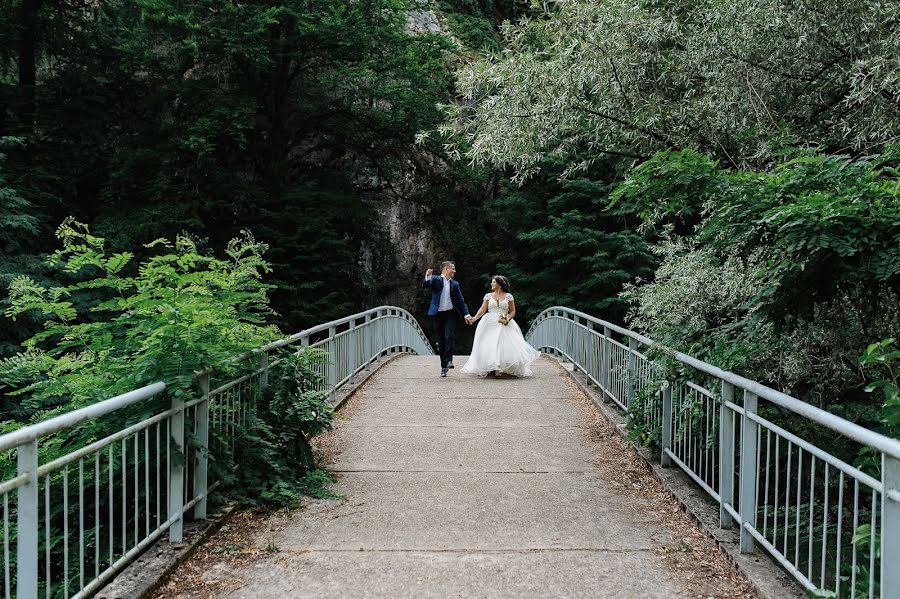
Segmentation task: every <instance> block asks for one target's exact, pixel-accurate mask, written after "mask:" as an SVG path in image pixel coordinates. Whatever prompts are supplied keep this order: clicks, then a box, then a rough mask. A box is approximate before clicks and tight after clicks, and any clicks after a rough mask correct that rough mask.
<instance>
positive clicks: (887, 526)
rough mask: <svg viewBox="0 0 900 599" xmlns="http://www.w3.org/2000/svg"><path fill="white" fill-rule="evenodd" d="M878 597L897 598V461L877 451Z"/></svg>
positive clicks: (899, 525)
mask: <svg viewBox="0 0 900 599" xmlns="http://www.w3.org/2000/svg"><path fill="white" fill-rule="evenodd" d="M881 484H882V485H883V488H884V494H883V495H882V496H881V597H882V599H900V568H898V567H896V566H897V564H898V563H900V460H898V459H897V458H895V457H892V456H889V455H885V454H881Z"/></svg>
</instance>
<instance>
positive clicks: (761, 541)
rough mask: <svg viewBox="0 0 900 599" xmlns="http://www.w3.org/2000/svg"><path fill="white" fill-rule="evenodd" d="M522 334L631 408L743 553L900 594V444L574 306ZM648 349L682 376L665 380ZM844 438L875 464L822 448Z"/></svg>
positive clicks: (801, 575)
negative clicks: (759, 551)
mask: <svg viewBox="0 0 900 599" xmlns="http://www.w3.org/2000/svg"><path fill="white" fill-rule="evenodd" d="M527 337H528V341H529V342H530V343H531V344H532V345H533V346H534V347H536V348H538V349H541V350H545V351H549V352H552V353H556V354H558V355H560V356H562V357H564V358H565V359H566V360H568V361H570V362H572V364H573V366H574V368H575V369H576V371H581V372H582V373H584V375H585V377H586V381H587V382H588V384H589V385H591V384H593V385H596V386H597V387H598V388H599V390H600V392H601V393H602V395H603V396H604V397H606V398H609V399H610V400H611V401H613V402H614V403H616V404H617V405H618V406H619V407H621V408H622V409H623V410H626V411H627V414H628V418H629V420H630V422H631V424H632V426H633V428H634V429H636V430H638V431H640V433H641V434H642V435H643V437H644V440H645V441H650V442H651V443H652V444H654V445H656V446H657V447H658V448H659V450H660V455H661V462H662V465H663V466H672V465H673V464H674V465H675V466H678V467H679V468H681V469H682V470H683V471H684V472H685V473H686V474H687V475H688V476H689V477H690V478H691V479H693V480H694V481H695V482H696V483H697V484H698V485H699V486H700V487H701V488H703V489H704V491H706V493H707V494H709V496H710V497H712V498H713V499H714V500H715V501H716V502H718V503H719V506H720V525H721V526H722V527H723V528H731V527H732V526H733V525H734V523H735V522H737V523H739V525H740V550H741V552H744V553H749V552H752V551H754V549H755V547H756V546H759V547H762V548H763V549H765V550H766V551H767V552H768V553H769V554H770V555H771V556H772V557H773V558H774V559H775V560H776V561H777V562H778V563H779V564H780V565H781V566H782V567H784V569H785V570H787V571H788V572H789V573H790V574H792V575H793V576H794V578H796V579H797V580H798V581H799V582H800V583H801V584H802V585H803V586H804V587H806V589H808V590H809V591H813V592H816V593H819V594H820V595H825V594H827V593H829V592H831V593H835V595H834V596H840V597H870V598H874V597H881V598H882V599H898V598H900V441H897V440H895V439H891V438H889V437H886V436H884V435H880V434H878V433H875V432H873V431H871V430H869V429H866V428H863V427H861V426H858V425H856V424H854V423H852V422H849V421H847V420H844V419H842V418H840V417H838V416H835V415H834V414H831V413H829V412H826V411H824V410H821V409H819V408H816V407H815V406H812V405H810V404H807V403H805V402H802V401H800V400H798V399H796V398H793V397H791V396H789V395H786V394H784V393H781V392H779V391H776V390H774V389H771V388H769V387H766V386H764V385H761V384H759V383H757V382H754V381H751V380H749V379H746V378H744V377H741V376H738V375H735V374H733V373H730V372H726V371H723V370H721V369H719V368H716V367H715V366H712V365H710V364H707V363H705V362H702V361H700V360H697V359H695V358H692V357H690V356H688V355H686V354H683V353H680V352H676V351H673V350H670V349H668V348H664V347H662V346H660V345H658V344H656V343H655V342H653V341H652V340H651V339H648V338H647V337H644V336H643V335H640V334H638V333H635V332H633V331H630V330H628V329H624V328H622V327H618V326H616V325H614V324H612V323H609V322H606V321H604V320H600V319H599V318H595V317H593V316H589V315H587V314H584V313H582V312H578V311H576V310H572V309H569V308H564V307H553V308H549V309H547V310H545V311H543V312H542V313H541V314H540V315H539V316H538V317H537V318H536V319H535V320H534V322H533V324H532V326H531V328H530V330H529V331H528V334H527ZM651 348H652V349H653V350H654V351H659V352H661V353H660V355H661V356H665V359H666V360H670V361H672V362H673V364H675V365H677V366H678V367H679V369H680V370H681V372H682V375H680V376H678V377H677V378H676V377H674V376H671V375H669V378H671V379H672V380H668V381H667V380H665V379H666V375H665V374H663V373H662V372H659V371H660V370H661V368H658V367H657V366H656V364H657V362H654V361H653V360H651V359H648V357H647V355H646V354H645V353H644V352H647V350H650V349H651ZM667 370H669V372H671V369H667ZM798 416H799V417H800V418H798ZM790 429H793V430H790ZM810 436H814V437H815V438H816V439H817V440H818V444H817V443H813V442H811V441H810V440H809V439H808V438H804V437H810ZM838 440H840V442H841V443H843V444H850V445H851V446H852V448H853V450H863V455H869V456H870V457H873V458H876V459H873V460H871V461H872V462H873V463H874V467H870V468H865V470H868V472H866V471H863V470H864V469H860V468H857V467H855V466H853V465H851V464H849V463H847V462H845V461H843V460H841V459H839V458H838V457H836V456H835V455H833V454H832V453H830V452H829V451H827V450H826V449H824V448H823V447H821V445H829V444H831V445H834V444H836V443H837V442H838ZM845 448H846V447H845ZM849 453H852V452H849ZM842 454H843V455H848V452H847V451H843V452H842Z"/></svg>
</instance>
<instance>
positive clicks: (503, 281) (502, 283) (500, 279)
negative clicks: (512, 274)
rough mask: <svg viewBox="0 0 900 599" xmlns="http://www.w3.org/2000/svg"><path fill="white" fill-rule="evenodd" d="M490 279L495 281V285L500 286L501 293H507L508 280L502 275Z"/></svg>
mask: <svg viewBox="0 0 900 599" xmlns="http://www.w3.org/2000/svg"><path fill="white" fill-rule="evenodd" d="M491 279H493V280H494V281H497V284H498V285H500V289H501V290H502V291H503V293H509V279H507V278H506V277H504V276H503V275H494V276H493V277H491Z"/></svg>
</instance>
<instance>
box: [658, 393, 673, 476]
mask: <svg viewBox="0 0 900 599" xmlns="http://www.w3.org/2000/svg"><path fill="white" fill-rule="evenodd" d="M667 451H672V382H671V381H666V386H665V387H663V390H662V451H661V452H660V458H659V462H660V464H661V465H662V467H663V468H670V467H671V466H672V456H670V455H669V454H668V453H666V452H667Z"/></svg>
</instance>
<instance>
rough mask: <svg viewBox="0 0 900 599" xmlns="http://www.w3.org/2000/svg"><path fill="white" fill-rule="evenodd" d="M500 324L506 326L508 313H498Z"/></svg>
mask: <svg viewBox="0 0 900 599" xmlns="http://www.w3.org/2000/svg"><path fill="white" fill-rule="evenodd" d="M500 324H502V325H503V326H506V325H508V324H509V314H501V315H500Z"/></svg>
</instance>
